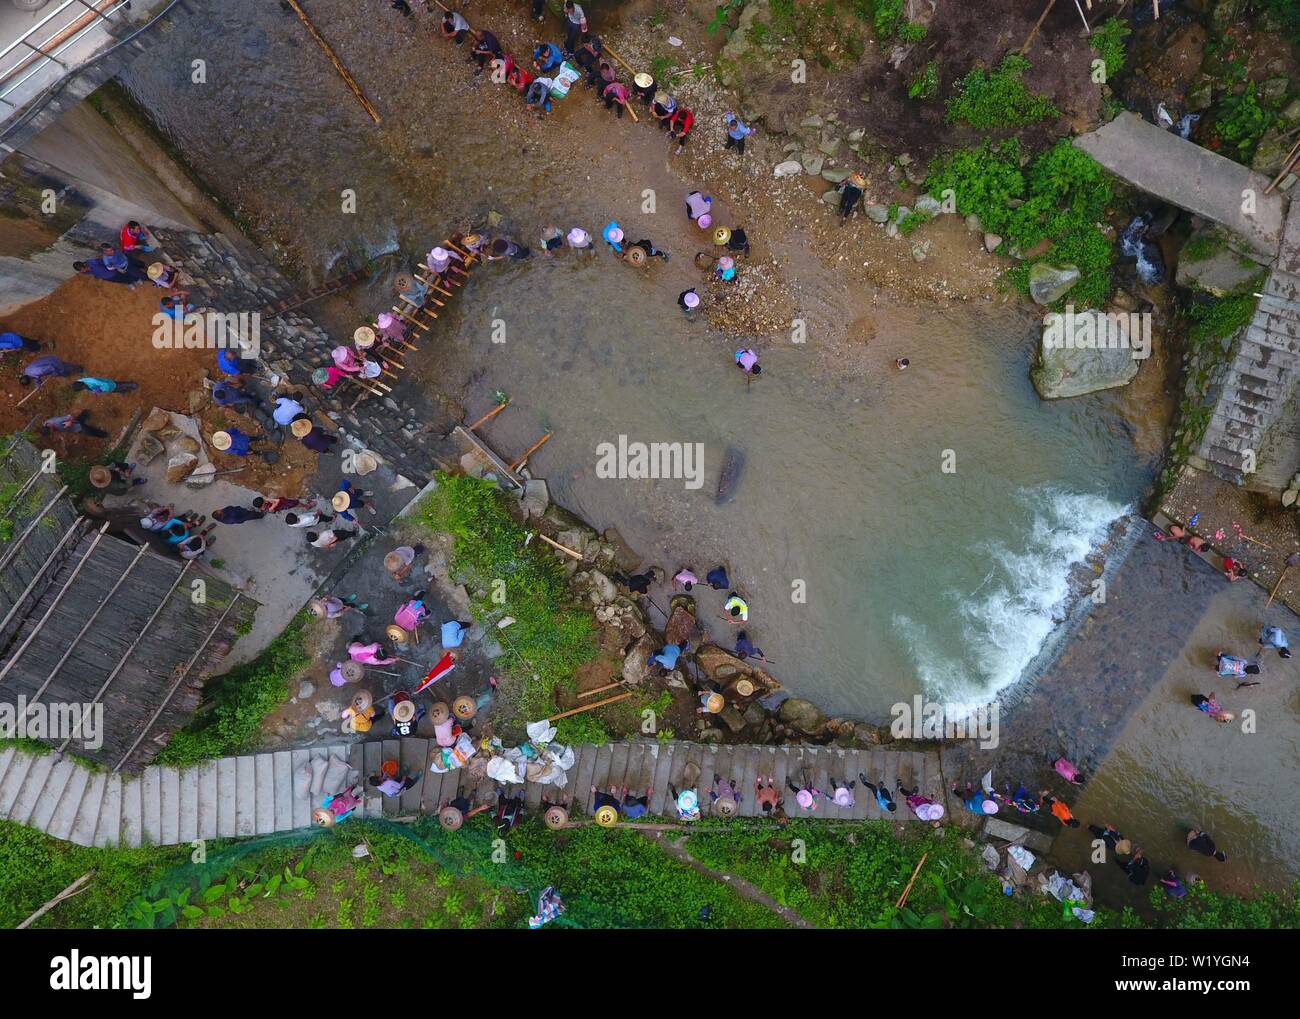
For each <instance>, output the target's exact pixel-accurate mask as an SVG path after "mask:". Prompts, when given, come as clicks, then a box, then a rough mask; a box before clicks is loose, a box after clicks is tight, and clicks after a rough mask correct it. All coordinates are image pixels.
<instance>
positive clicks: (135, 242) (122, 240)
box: [118, 226, 145, 251]
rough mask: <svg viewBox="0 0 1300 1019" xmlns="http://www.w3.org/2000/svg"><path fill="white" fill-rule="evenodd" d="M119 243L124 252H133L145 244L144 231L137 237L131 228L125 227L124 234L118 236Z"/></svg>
mask: <svg viewBox="0 0 1300 1019" xmlns="http://www.w3.org/2000/svg"><path fill="white" fill-rule="evenodd" d="M118 242H119V244H120V246H121V248H122V250H123V251H131V250H133V249H135V248H138V247H140V246H141V245H143V244H144V243H145V236H144V230H141V231H140V235H139V236H138V237H137V236H136V235H135V234H133V233H132V232H131V228H130V227H129V226H124V227H122V233H121V234H119V235H118Z"/></svg>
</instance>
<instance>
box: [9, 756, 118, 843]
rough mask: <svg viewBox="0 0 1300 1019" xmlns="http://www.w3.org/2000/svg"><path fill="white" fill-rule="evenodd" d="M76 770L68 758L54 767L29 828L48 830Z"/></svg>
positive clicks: (34, 809) (33, 812) (31, 817)
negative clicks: (55, 810) (55, 809)
mask: <svg viewBox="0 0 1300 1019" xmlns="http://www.w3.org/2000/svg"><path fill="white" fill-rule="evenodd" d="M76 770H78V766H77V763H76V762H75V761H74V760H72V759H71V758H68V757H65V758H64V759H63V760H61V761H59V762H58V763H57V764H55V765H54V770H53V771H51V772H50V777H49V778H48V779H46V781H45V791H44V792H43V793H42V794H41V795H40V797H38V798H37V800H36V805H35V806H34V807H33V808H32V812H31V815H30V816H29V817H28V818H27V822H26V823H27V825H28V826H29V827H31V828H35V829H36V830H37V831H46V830H47V829H48V828H49V826H50V819H51V818H52V817H53V816H54V808H55V807H57V806H58V805H59V801H60V800H61V799H62V798H63V793H64V791H65V790H66V789H67V787H68V783H69V782H70V781H71V780H72V773H73V772H74V771H76ZM138 844H139V843H137V845H138Z"/></svg>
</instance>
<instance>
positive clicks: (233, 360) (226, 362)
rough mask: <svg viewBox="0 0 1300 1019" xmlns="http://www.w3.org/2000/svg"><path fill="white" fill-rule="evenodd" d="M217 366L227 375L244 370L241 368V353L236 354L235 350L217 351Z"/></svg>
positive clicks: (238, 373) (236, 373) (237, 373)
mask: <svg viewBox="0 0 1300 1019" xmlns="http://www.w3.org/2000/svg"><path fill="white" fill-rule="evenodd" d="M217 367H218V368H220V369H221V370H222V371H223V372H225V373H226V374H227V375H240V374H242V372H241V371H240V369H239V355H238V354H236V353H235V352H234V351H233V350H218V351H217Z"/></svg>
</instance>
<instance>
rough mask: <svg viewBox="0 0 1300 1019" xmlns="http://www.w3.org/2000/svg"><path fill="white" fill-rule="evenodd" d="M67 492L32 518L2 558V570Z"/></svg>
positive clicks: (63, 491) (66, 489)
mask: <svg viewBox="0 0 1300 1019" xmlns="http://www.w3.org/2000/svg"><path fill="white" fill-rule="evenodd" d="M67 492H68V486H67V485H64V486H63V487H62V488H60V489H59V491H58V492H57V493H56V494H55V496H54V498H53V499H51V500H50V501H49V502H47V503H46V504H45V508H44V509H42V510H41V511H40V512H39V513H37V514H36V516H35V517H33V518H32V522H31V523H29V524H28V525H27V530H25V531H23V533H22V534H20V535H19V536H18V539H17V540H16V541H15V542H14V543H13V544H12V545H10V546H9V549H8V551H6V552H5V554H4V558H0V570H3V569H4V568H5V567H6V566H8V565H9V562H10V560H11V559H13V557H14V556H16V555H17V554H18V550H19V549H20V548H22V544H23V542H24V541H26V540H27V536H28V535H30V534H31V533H32V531H34V530H36V525H37V524H39V523H40V522H41V521H42V520H44V519H45V514H46V513H48V512H49V511H50V510H51V509H53V508H54V504H55V503H56V502H58V501H59V500H60V499H62V498H63V497H64V496H65V495H66V494H67ZM104 526H105V527H107V526H108V525H107V524H105V525H104Z"/></svg>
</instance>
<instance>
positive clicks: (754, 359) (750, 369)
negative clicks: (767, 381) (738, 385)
mask: <svg viewBox="0 0 1300 1019" xmlns="http://www.w3.org/2000/svg"><path fill="white" fill-rule="evenodd" d="M733 357H734V358H735V360H736V367H738V368H739V369H740V370H741V371H743V372H744V373H745V374H746V375H762V374H763V366H762V365H760V364H759V363H758V354H756V353H755V352H754V349H753V348H752V347H741V348H740V349H739V350H738V351H736V353H735V354H734V355H733Z"/></svg>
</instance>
